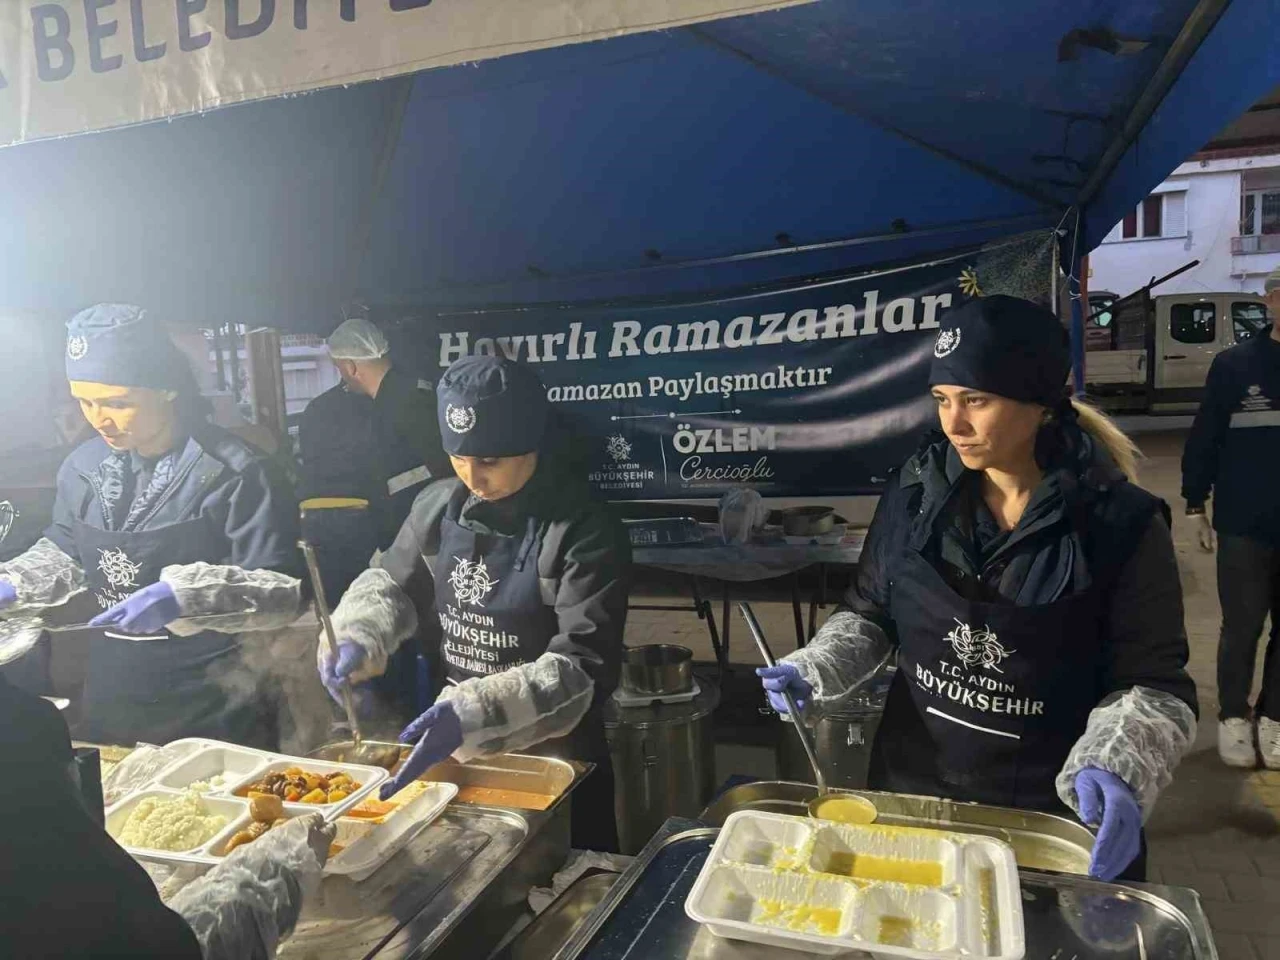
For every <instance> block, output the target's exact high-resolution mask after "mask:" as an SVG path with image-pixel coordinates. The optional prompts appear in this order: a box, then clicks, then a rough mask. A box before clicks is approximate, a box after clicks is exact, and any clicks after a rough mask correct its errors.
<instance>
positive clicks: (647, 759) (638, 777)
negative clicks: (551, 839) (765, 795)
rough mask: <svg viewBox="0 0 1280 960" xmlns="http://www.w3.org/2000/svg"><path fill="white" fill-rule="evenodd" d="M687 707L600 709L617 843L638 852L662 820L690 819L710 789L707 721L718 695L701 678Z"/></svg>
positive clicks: (711, 748) (712, 758)
mask: <svg viewBox="0 0 1280 960" xmlns="http://www.w3.org/2000/svg"><path fill="white" fill-rule="evenodd" d="M699 687H700V688H701V692H700V693H699V694H698V696H697V697H696V698H695V699H693V700H691V701H689V702H688V703H672V704H665V705H664V704H654V705H652V706H647V707H620V706H618V703H617V701H614V700H610V701H609V702H608V703H606V704H605V707H604V730H605V736H607V737H608V738H609V754H610V756H611V757H612V759H613V775H614V780H615V783H616V786H615V789H614V797H615V799H614V809H615V812H616V813H617V816H618V842H619V844H620V845H621V848H622V852H623V853H625V854H634V853H638V852H639V851H640V850H641V848H643V847H644V845H645V844H646V843H647V842H648V840H649V838H650V837H651V836H653V833H654V831H655V830H657V829H658V828H659V827H660V826H662V824H663V823H665V822H666V820H667V818H668V817H689V818H692V817H696V816H697V815H698V813H699V811H701V810H702V808H703V807H704V806H706V804H707V801H708V800H710V799H711V794H712V792H713V791H714V790H715V787H716V771H715V767H716V752H715V739H714V737H713V736H712V730H711V716H712V713H714V711H715V709H716V707H717V706H718V705H719V703H720V691H719V689H718V688H717V687H716V686H714V685H713V684H712V683H710V682H709V681H707V680H706V679H703V680H702V681H701V682H700V683H699Z"/></svg>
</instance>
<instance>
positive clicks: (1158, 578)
mask: <svg viewBox="0 0 1280 960" xmlns="http://www.w3.org/2000/svg"><path fill="white" fill-rule="evenodd" d="M1064 433H1065V435H1066V437H1067V441H1068V442H1066V443H1065V445H1064V446H1063V448H1062V449H1060V450H1058V451H1056V452H1055V453H1054V455H1053V457H1052V458H1051V459H1052V462H1051V463H1050V464H1049V465H1047V466H1046V469H1045V477H1044V481H1043V482H1042V483H1041V486H1040V487H1039V489H1037V490H1036V492H1035V494H1034V495H1033V496H1032V500H1031V503H1029V504H1028V505H1027V508H1026V510H1025V511H1024V513H1023V516H1022V519H1021V520H1019V522H1018V525H1017V527H1015V528H1014V530H1013V531H1011V532H1010V533H1009V534H1007V535H1006V536H1003V537H999V538H996V539H994V540H993V539H990V538H988V537H984V536H983V535H982V533H981V531H980V530H979V529H978V527H980V526H981V523H982V518H981V513H982V511H981V510H975V507H977V506H978V504H977V503H975V501H976V500H979V499H980V498H977V497H975V496H974V495H973V493H974V485H975V483H976V479H977V475H976V474H975V473H973V472H972V471H968V470H965V469H964V467H963V465H962V464H961V463H960V461H959V458H958V456H957V455H956V454H955V453H954V451H953V449H952V447H951V445H950V444H949V443H948V442H947V441H946V439H945V438H943V437H941V435H937V436H934V437H930V438H928V439H927V440H926V442H925V444H924V446H923V447H922V448H921V450H920V451H919V452H918V453H917V454H916V455H915V456H914V457H912V458H911V459H910V460H909V461H907V463H906V465H905V466H904V467H903V468H902V471H901V473H900V474H899V476H898V477H897V478H896V479H895V480H894V481H892V482H890V484H889V487H888V489H887V490H886V491H885V494H884V496H883V497H881V498H880V505H879V507H878V508H877V510H876V514H875V518H874V519H873V520H872V522H871V527H870V529H869V530H868V531H867V539H866V543H865V545H864V546H863V549H862V558H861V559H860V560H859V561H858V571H857V575H856V577H855V578H854V581H853V583H851V584H850V586H849V590H848V591H847V592H846V594H845V596H844V598H843V600H842V602H841V603H840V605H839V609H841V610H852V611H853V612H854V613H857V614H860V615H861V616H863V617H866V618H867V619H868V620H870V621H872V622H873V623H876V624H877V625H879V626H880V627H881V628H882V629H884V630H885V632H886V633H887V635H888V636H889V638H890V640H891V641H892V642H895V643H896V642H897V635H896V629H895V626H894V622H893V620H892V618H891V617H890V615H889V612H890V605H891V603H892V589H893V581H894V577H895V572H896V570H897V567H898V565H899V563H900V559H901V557H902V555H903V551H904V550H906V549H907V547H908V544H909V543H910V542H911V540H912V537H913V535H914V534H915V533H917V532H919V531H923V530H930V531H932V535H931V536H930V538H929V540H928V543H927V545H926V546H925V548H924V550H923V554H924V557H925V559H926V560H928V561H929V563H930V564H931V565H932V566H933V567H934V569H936V570H937V571H938V572H939V574H941V576H942V577H943V579H944V580H946V581H947V582H948V584H949V585H950V586H951V588H952V589H953V590H954V591H955V592H956V593H958V594H960V595H961V596H963V597H966V598H967V599H970V600H974V601H977V602H982V603H996V604H1005V603H1007V604H1012V605H1014V606H1040V605H1044V604H1048V603H1053V602H1054V601H1056V600H1059V599H1061V598H1062V597H1065V596H1070V595H1073V594H1075V593H1078V592H1080V591H1083V590H1086V589H1088V588H1090V587H1091V586H1092V585H1093V584H1094V583H1099V584H1100V585H1102V586H1103V587H1104V589H1105V590H1106V599H1105V610H1106V613H1105V615H1104V617H1103V619H1102V622H1100V623H1099V625H1098V626H1099V629H1100V630H1101V631H1103V634H1104V640H1105V644H1104V654H1103V660H1102V662H1100V663H1099V664H1098V665H1097V668H1098V670H1099V673H1100V681H1101V684H1102V686H1103V689H1104V690H1105V691H1106V692H1107V694H1108V695H1112V694H1116V693H1119V692H1122V691H1124V690H1127V689H1129V688H1130V687H1133V686H1139V685H1140V686H1144V687H1150V688H1152V689H1155V690H1161V691H1164V692H1166V693H1170V694H1172V695H1173V696H1176V697H1178V698H1179V699H1181V700H1183V701H1184V702H1185V703H1186V704H1187V705H1188V706H1189V707H1191V709H1192V710H1193V711H1195V710H1197V702H1196V688H1195V683H1194V682H1193V681H1192V679H1191V677H1190V676H1189V675H1188V674H1187V671H1186V664H1187V656H1188V646H1187V633H1186V628H1185V626H1184V624H1183V617H1182V587H1181V583H1180V582H1179V580H1178V564H1177V559H1176V557H1175V554H1174V549H1173V538H1172V536H1171V534H1170V530H1169V522H1168V514H1167V512H1166V511H1167V508H1166V507H1165V506H1164V504H1163V502H1162V501H1160V500H1158V499H1157V498H1156V497H1154V496H1152V495H1151V494H1149V493H1147V492H1146V491H1145V490H1142V489H1140V488H1138V487H1136V486H1134V485H1133V484H1131V483H1129V482H1128V481H1126V480H1125V479H1124V478H1123V476H1122V475H1121V474H1120V472H1119V471H1118V470H1117V469H1116V467H1115V465H1114V464H1113V463H1112V462H1111V459H1110V457H1108V456H1107V455H1106V454H1105V453H1104V452H1103V451H1101V450H1099V449H1097V448H1096V447H1095V445H1094V444H1093V442H1092V440H1091V438H1089V437H1088V436H1087V435H1085V434H1083V433H1082V432H1081V431H1080V430H1079V429H1078V428H1076V427H1072V428H1070V430H1069V431H1067V428H1064Z"/></svg>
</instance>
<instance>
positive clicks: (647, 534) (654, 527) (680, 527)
mask: <svg viewBox="0 0 1280 960" xmlns="http://www.w3.org/2000/svg"><path fill="white" fill-rule="evenodd" d="M622 524H623V526H625V527H626V528H627V539H629V540H630V541H631V546H633V547H681V546H692V545H694V544H700V543H702V542H703V540H704V537H703V535H702V525H701V524H699V523H698V521H697V520H695V519H694V518H693V517H653V518H646V519H640V520H623V521H622Z"/></svg>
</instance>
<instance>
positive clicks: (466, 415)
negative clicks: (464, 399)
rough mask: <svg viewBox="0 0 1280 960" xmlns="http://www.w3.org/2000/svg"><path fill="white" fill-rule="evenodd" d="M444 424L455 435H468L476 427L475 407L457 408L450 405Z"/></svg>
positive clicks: (446, 411)
mask: <svg viewBox="0 0 1280 960" xmlns="http://www.w3.org/2000/svg"><path fill="white" fill-rule="evenodd" d="M444 422H445V423H447V424H448V425H449V429H450V430H452V431H453V432H454V433H466V432H467V431H469V430H470V429H471V428H472V427H474V426H475V425H476V411H475V407H455V406H454V405H453V404H449V406H447V407H445V411H444Z"/></svg>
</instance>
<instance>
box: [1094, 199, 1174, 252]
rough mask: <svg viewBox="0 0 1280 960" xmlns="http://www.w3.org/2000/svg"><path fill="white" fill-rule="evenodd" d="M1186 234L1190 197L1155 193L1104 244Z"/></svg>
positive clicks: (1121, 222)
mask: <svg viewBox="0 0 1280 960" xmlns="http://www.w3.org/2000/svg"><path fill="white" fill-rule="evenodd" d="M1186 235H1187V194H1186V192H1185V191H1182V190H1178V191H1175V192H1172V193H1153V194H1152V195H1151V196H1149V197H1147V198H1146V199H1145V200H1143V201H1142V203H1141V204H1139V205H1138V206H1137V207H1135V208H1134V209H1133V210H1131V211H1129V213H1127V214H1125V217H1124V219H1123V220H1121V221H1120V222H1119V223H1117V224H1116V225H1115V227H1114V228H1112V230H1111V232H1110V233H1109V234H1107V235H1106V237H1104V238H1103V243H1115V242H1117V241H1119V240H1152V239H1155V238H1158V237H1185V236H1186Z"/></svg>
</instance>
